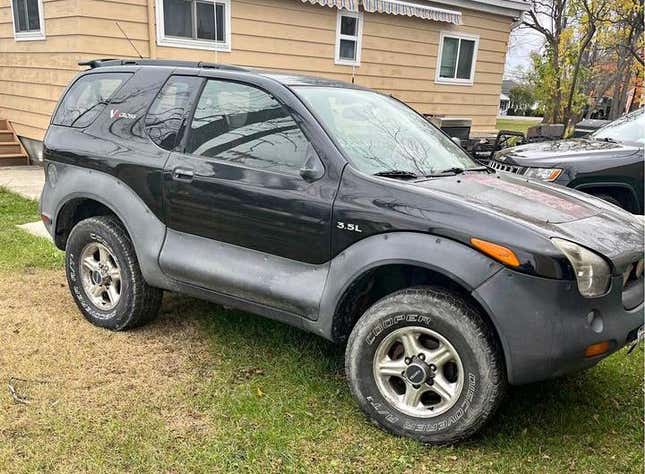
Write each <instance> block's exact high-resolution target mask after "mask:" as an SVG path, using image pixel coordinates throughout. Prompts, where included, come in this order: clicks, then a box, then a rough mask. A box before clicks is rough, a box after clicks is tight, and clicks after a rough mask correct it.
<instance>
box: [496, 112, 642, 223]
mask: <svg viewBox="0 0 645 474" xmlns="http://www.w3.org/2000/svg"><path fill="white" fill-rule="evenodd" d="M643 145H645V112H643V109H639V110H637V111H635V112H632V113H631V114H628V115H625V116H624V117H621V118H619V119H618V120H615V121H613V122H611V123H609V124H608V125H605V126H604V127H602V128H600V129H598V130H596V131H595V132H593V133H592V134H590V135H589V136H587V137H585V138H577V139H572V140H557V141H549V142H541V143H531V144H528V145H521V146H517V147H514V148H507V149H505V150H502V151H500V152H498V153H497V154H496V155H495V159H494V160H492V161H490V162H489V163H488V164H489V166H491V167H493V168H495V169H496V170H500V171H507V172H511V173H515V174H520V175H522V176H524V177H527V178H533V179H541V180H544V181H548V182H553V183H556V184H560V185H562V186H567V187H570V188H573V189H578V190H580V191H584V192H586V193H589V194H592V195H594V196H597V197H599V198H601V199H604V200H605V201H607V202H610V203H612V204H614V205H615V206H618V207H622V208H623V209H625V210H627V211H629V212H633V213H634V214H643V179H644V176H643V168H644V167H643V163H644V160H643Z"/></svg>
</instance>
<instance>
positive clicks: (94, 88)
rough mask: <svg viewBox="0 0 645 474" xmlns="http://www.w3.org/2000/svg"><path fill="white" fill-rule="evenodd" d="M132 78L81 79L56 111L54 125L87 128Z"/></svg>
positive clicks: (91, 76) (97, 76) (103, 76)
mask: <svg viewBox="0 0 645 474" xmlns="http://www.w3.org/2000/svg"><path fill="white" fill-rule="evenodd" d="M131 76H132V74H129V73H104V74H89V75H87V76H83V77H81V78H80V79H79V80H78V81H76V82H75V83H74V85H73V86H72V88H71V89H70V90H69V91H68V92H67V95H66V96H65V98H64V99H63V102H61V104H60V106H59V107H58V110H57V111H56V116H55V117H54V120H53V123H54V124H56V125H65V126H68V127H79V128H82V127H87V126H88V125H90V124H91V123H92V122H93V121H94V119H96V117H98V116H99V114H100V113H101V112H102V111H103V109H104V108H105V106H106V105H107V104H108V102H109V100H110V97H112V95H113V94H114V93H115V92H116V91H117V89H119V88H120V87H121V86H122V85H123V84H124V83H125V82H126V81H127V80H128V79H129V78H130V77H131Z"/></svg>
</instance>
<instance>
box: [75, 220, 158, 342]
mask: <svg viewBox="0 0 645 474" xmlns="http://www.w3.org/2000/svg"><path fill="white" fill-rule="evenodd" d="M65 269H66V273H67V282H68V284H69V288H70V291H71V293H72V296H73V297H74V300H75V301H76V304H77V305H78V307H79V309H80V310H81V313H83V316H85V318H86V319H87V320H88V321H90V322H91V323H92V324H94V325H96V326H100V327H104V328H108V329H112V330H115V331H120V330H124V329H129V328H133V327H136V326H140V325H142V324H144V323H146V322H148V321H150V320H152V319H153V318H154V317H155V316H156V315H157V313H158V311H159V307H160V305H161V298H162V294H163V292H162V291H161V290H159V289H157V288H153V287H151V286H149V285H148V284H147V283H146V282H145V280H144V279H143V276H142V275H141V270H140V268H139V263H138V261H137V256H136V253H135V251H134V248H133V246H132V241H131V240H130V237H129V236H128V234H127V232H126V231H125V229H124V228H123V226H122V225H121V223H120V222H119V221H118V220H117V219H116V218H114V217H111V216H99V217H91V218H89V219H85V220H83V221H81V222H79V223H78V224H76V226H74V228H73V229H72V231H71V233H70V235H69V238H68V240H67V246H66V248H65Z"/></svg>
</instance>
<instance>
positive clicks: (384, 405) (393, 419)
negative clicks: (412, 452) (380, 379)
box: [362, 312, 479, 434]
mask: <svg viewBox="0 0 645 474" xmlns="http://www.w3.org/2000/svg"><path fill="white" fill-rule="evenodd" d="M415 325H418V326H424V327H428V328H433V329H435V330H437V329H438V327H437V326H441V327H442V328H443V327H444V326H445V323H443V322H442V321H439V320H436V318H435V317H433V316H432V315H429V314H421V313H418V312H410V313H400V314H392V315H391V316H388V317H385V318H383V319H380V320H378V321H377V322H375V323H374V324H372V326H371V327H369V329H368V331H367V336H366V337H365V343H366V345H367V346H368V347H369V349H368V353H366V358H369V361H370V366H371V364H372V359H373V356H374V352H375V351H376V348H377V347H378V344H379V343H380V342H381V341H382V340H383V339H384V338H385V337H386V336H387V334H389V333H391V332H392V331H394V330H396V329H399V328H401V327H405V326H415ZM438 332H439V333H440V334H443V335H444V337H448V336H447V335H446V334H445V332H446V331H444V330H443V329H442V330H439V331H438ZM448 339H449V340H451V339H456V338H450V337H449V338H448ZM451 342H452V343H453V344H455V342H456V341H455V340H451ZM460 342H461V341H460ZM463 342H465V341H463ZM461 352H466V351H460V356H461V357H462V363H464V365H466V363H467V359H468V358H469V357H474V355H472V354H468V355H467V357H465V356H466V354H462V353H461ZM464 359H466V360H464ZM464 371H465V372H464V377H465V380H464V386H463V388H462V392H461V394H460V398H459V400H458V402H457V404H456V405H455V406H453V407H452V408H451V409H450V410H448V411H447V412H446V413H444V414H442V415H439V416H437V417H434V418H427V419H424V418H415V417H412V416H408V415H405V414H403V413H400V412H399V411H397V410H396V409H394V408H393V407H391V405H390V404H389V403H388V402H387V401H386V399H385V398H384V397H383V396H382V395H381V393H380V391H379V390H378V388H377V387H376V385H375V383H374V382H373V381H372V380H371V377H372V376H371V371H370V375H369V378H370V382H369V383H363V384H362V385H363V389H364V393H365V394H366V396H365V400H366V401H367V402H368V404H369V405H370V408H371V409H372V410H373V411H374V412H375V413H376V414H377V415H378V416H379V417H380V418H383V420H384V421H385V422H386V423H389V424H392V425H394V426H399V427H401V428H403V429H404V430H406V431H410V432H415V433H419V434H423V433H426V434H431V433H437V432H441V431H445V430H448V429H449V428H451V427H452V426H453V425H455V424H456V423H458V422H459V421H460V420H461V419H463V418H464V417H465V416H466V415H467V414H468V412H469V411H470V409H471V406H472V405H473V403H475V402H476V400H475V396H476V394H477V390H478V388H479V377H478V375H477V374H476V373H475V372H473V371H472V370H470V369H469V368H468V367H466V366H465V367H464Z"/></svg>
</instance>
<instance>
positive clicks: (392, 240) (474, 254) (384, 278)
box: [318, 232, 503, 342]
mask: <svg viewBox="0 0 645 474" xmlns="http://www.w3.org/2000/svg"><path fill="white" fill-rule="evenodd" d="M501 268H503V267H502V265H501V264H499V263H497V262H495V261H493V260H491V259H490V258H488V257H486V256H485V255H483V254H481V253H480V252H478V251H476V250H474V249H472V248H471V247H468V246H466V245H464V244H462V243H459V242H456V241H454V240H451V239H447V238H444V237H439V236H436V235H430V234H422V233H416V232H395V233H389V234H381V235H376V236H372V237H368V238H366V239H363V240H362V241H360V242H358V243H356V244H354V245H353V246H351V247H349V248H348V249H346V250H345V251H343V252H342V253H341V254H340V255H338V256H337V257H335V258H334V259H333V260H332V262H331V265H330V270H329V275H328V277H327V282H326V284H325V289H324V291H323V296H322V300H321V306H320V318H319V321H318V326H319V331H321V332H323V335H324V336H325V337H327V338H328V339H330V340H332V341H336V342H343V341H344V340H345V339H346V338H347V337H348V335H349V333H350V332H351V330H352V328H353V327H354V325H355V324H356V321H358V319H359V318H360V316H361V315H362V314H363V312H364V310H365V309H367V307H369V306H371V305H372V304H373V303H374V302H376V301H377V300H378V299H380V298H382V297H384V296H386V295H388V294H390V293H393V292H395V291H398V290H400V289H403V288H408V287H412V286H419V285H434V286H441V287H445V288H447V289H449V290H451V291H453V292H457V293H459V294H460V295H463V296H464V298H465V299H466V300H467V301H469V303H470V304H471V305H472V306H474V307H475V308H476V309H477V310H478V311H480V312H481V313H482V315H483V317H485V318H487V319H489V320H490V321H489V322H490V323H491V325H492V327H493V329H494V331H495V332H496V333H498V337H500V339H501V335H500V334H499V329H498V328H497V326H496V325H495V324H494V318H493V317H491V315H490V314H489V313H488V312H487V311H486V310H485V309H484V307H483V306H482V305H481V304H480V302H478V301H477V300H476V299H475V298H474V297H473V296H472V294H471V293H472V291H473V290H474V289H475V288H477V287H478V286H479V285H480V284H481V283H483V282H484V281H486V280H487V279H488V278H490V277H491V276H492V275H494V274H495V273H497V272H498V271H499V270H500V269H501ZM384 283H385V284H384ZM374 288H376V289H375V290H374V291H373V292H372V290H373V289H374ZM366 295H367V296H366Z"/></svg>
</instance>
